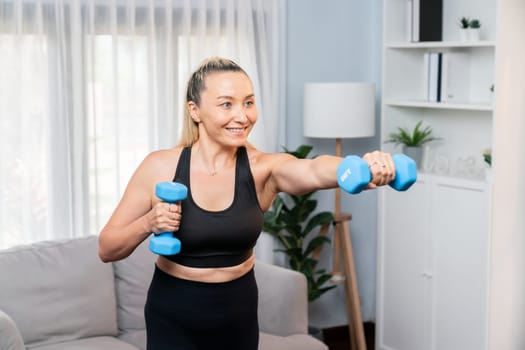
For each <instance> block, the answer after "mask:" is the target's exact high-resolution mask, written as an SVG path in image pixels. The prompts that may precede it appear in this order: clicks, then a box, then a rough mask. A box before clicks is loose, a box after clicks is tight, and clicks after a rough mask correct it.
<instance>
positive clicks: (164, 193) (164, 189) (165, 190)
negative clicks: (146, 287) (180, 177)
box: [149, 181, 188, 255]
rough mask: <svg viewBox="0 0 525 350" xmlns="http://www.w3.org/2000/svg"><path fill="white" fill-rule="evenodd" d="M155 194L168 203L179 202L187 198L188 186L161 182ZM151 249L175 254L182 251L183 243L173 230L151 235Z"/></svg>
mask: <svg viewBox="0 0 525 350" xmlns="http://www.w3.org/2000/svg"><path fill="white" fill-rule="evenodd" d="M155 195H156V196H157V197H158V198H160V199H161V200H162V201H164V202H166V203H177V202H178V201H181V200H183V199H186V197H187V196H188V188H187V187H186V186H184V185H183V184H181V183H177V182H168V181H166V182H159V183H158V184H157V185H156V186H155ZM149 249H150V250H151V251H152V252H153V253H155V254H159V255H174V254H178V253H179V252H180V249H181V243H180V240H178V239H177V238H175V237H173V233H172V232H161V233H157V234H155V235H154V236H153V237H151V239H150V240H149Z"/></svg>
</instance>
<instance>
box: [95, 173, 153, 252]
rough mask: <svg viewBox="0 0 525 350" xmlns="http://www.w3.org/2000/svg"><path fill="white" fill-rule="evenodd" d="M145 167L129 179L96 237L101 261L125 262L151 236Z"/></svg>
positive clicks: (149, 196) (148, 190)
mask: <svg viewBox="0 0 525 350" xmlns="http://www.w3.org/2000/svg"><path fill="white" fill-rule="evenodd" d="M145 168H146V167H145V166H144V164H141V166H139V168H138V169H137V171H136V172H135V174H134V175H133V176H132V178H131V180H130V182H129V184H128V186H127V188H126V191H125V192H124V195H123V196H122V199H121V200H120V203H119V204H118V206H117V207H116V209H115V211H114V212H113V214H112V216H111V218H110V219H109V221H108V223H107V224H106V225H105V226H104V228H103V229H102V231H101V232H100V235H99V250H98V254H99V257H100V259H101V260H102V261H104V262H110V261H116V260H120V259H124V258H126V257H127V256H128V255H130V254H131V253H132V252H133V251H134V250H135V248H136V247H137V246H138V245H139V244H140V243H141V242H142V241H144V240H145V239H146V238H147V237H148V236H149V234H150V232H151V227H150V226H149V220H148V219H147V217H146V216H147V214H148V212H149V211H150V210H151V208H152V204H151V203H152V199H151V190H150V189H149V185H148V181H147V176H146V174H145V173H146V169H145Z"/></svg>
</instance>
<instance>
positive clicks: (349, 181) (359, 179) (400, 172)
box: [337, 154, 417, 194]
mask: <svg viewBox="0 0 525 350" xmlns="http://www.w3.org/2000/svg"><path fill="white" fill-rule="evenodd" d="M392 160H393V161H394V165H395V166H396V177H395V178H394V180H393V181H392V182H390V183H389V185H390V187H392V188H393V189H395V190H398V191H406V190H407V189H408V188H409V187H410V186H412V184H414V182H416V180H417V167H416V162H415V161H414V160H413V159H412V158H410V157H408V156H406V155H404V154H394V155H392ZM370 181H372V174H371V173H370V168H369V166H368V163H367V162H365V161H364V160H363V159H362V158H361V157H358V156H347V157H345V158H344V159H343V161H342V162H341V163H340V164H339V166H338V167H337V183H338V184H339V187H341V188H342V189H343V190H345V191H346V192H348V193H352V194H357V193H359V192H361V191H362V190H363V189H364V188H365V187H366V186H367V185H368V184H369V183H370Z"/></svg>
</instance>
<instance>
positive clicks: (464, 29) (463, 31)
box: [458, 17, 470, 41]
mask: <svg viewBox="0 0 525 350" xmlns="http://www.w3.org/2000/svg"><path fill="white" fill-rule="evenodd" d="M469 24H470V20H469V18H468V17H461V18H460V19H459V22H458V25H459V35H460V39H461V41H467V39H468V34H467V33H468V28H469Z"/></svg>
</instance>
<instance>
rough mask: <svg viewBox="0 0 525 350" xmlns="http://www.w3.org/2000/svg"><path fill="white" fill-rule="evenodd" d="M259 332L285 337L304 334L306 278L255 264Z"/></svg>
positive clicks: (294, 273) (285, 270)
mask: <svg viewBox="0 0 525 350" xmlns="http://www.w3.org/2000/svg"><path fill="white" fill-rule="evenodd" d="M255 278H256V280H257V286H258V288H259V329H260V330H261V332H265V333H270V334H274V335H281V336H287V335H291V334H307V332H308V296H307V293H308V292H307V285H306V277H305V276H304V275H303V274H301V273H299V272H297V271H293V270H289V269H285V268H283V267H279V266H276V265H270V264H268V263H265V262H262V261H257V262H256V263H255Z"/></svg>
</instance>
